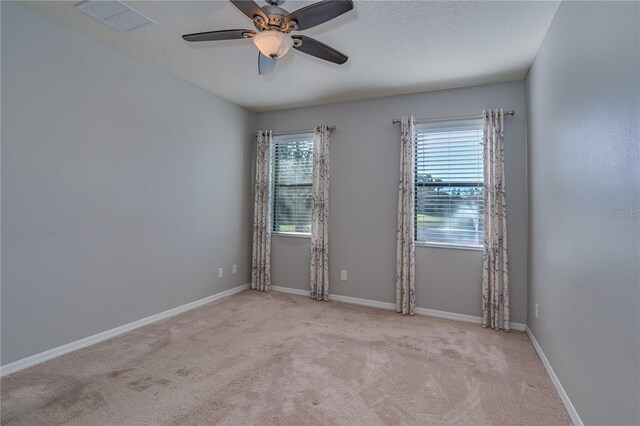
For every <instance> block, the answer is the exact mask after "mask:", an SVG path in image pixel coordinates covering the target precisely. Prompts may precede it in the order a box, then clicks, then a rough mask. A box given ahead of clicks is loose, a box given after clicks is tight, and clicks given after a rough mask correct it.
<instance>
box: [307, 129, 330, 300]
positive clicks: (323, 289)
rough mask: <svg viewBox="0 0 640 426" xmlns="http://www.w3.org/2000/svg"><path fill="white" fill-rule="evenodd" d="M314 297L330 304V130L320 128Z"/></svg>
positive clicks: (314, 213)
mask: <svg viewBox="0 0 640 426" xmlns="http://www.w3.org/2000/svg"><path fill="white" fill-rule="evenodd" d="M311 297H312V298H313V299H316V300H329V130H328V129H327V126H326V125H324V124H323V125H322V126H318V127H316V132H315V139H314V142H313V207H312V211H311Z"/></svg>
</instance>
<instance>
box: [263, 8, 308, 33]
mask: <svg viewBox="0 0 640 426" xmlns="http://www.w3.org/2000/svg"><path fill="white" fill-rule="evenodd" d="M280 3H283V2H280ZM261 9H262V10H263V11H264V13H265V15H266V16H267V18H268V19H269V22H265V20H264V18H263V17H262V16H260V15H256V16H254V17H253V25H254V26H255V27H256V29H257V30H258V31H268V30H277V31H282V32H284V33H289V32H291V31H293V30H295V29H297V24H296V23H295V22H294V21H289V22H287V21H286V20H285V17H286V16H287V15H289V12H288V11H286V10H285V9H283V8H281V7H279V6H277V5H275V4H268V5H265V6H262V7H261Z"/></svg>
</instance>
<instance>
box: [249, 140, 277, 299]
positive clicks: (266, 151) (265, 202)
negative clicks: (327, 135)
mask: <svg viewBox="0 0 640 426" xmlns="http://www.w3.org/2000/svg"><path fill="white" fill-rule="evenodd" d="M272 143H273V134H272V132H271V130H267V131H264V132H262V131H258V138H257V155H256V188H255V205H254V209H253V257H252V261H251V288H252V289H255V290H260V291H269V290H271V185H270V182H271V144H272Z"/></svg>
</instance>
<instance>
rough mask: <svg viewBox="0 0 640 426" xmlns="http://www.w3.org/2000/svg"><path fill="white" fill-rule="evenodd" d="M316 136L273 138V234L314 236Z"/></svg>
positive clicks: (309, 134) (303, 135) (307, 134)
mask: <svg viewBox="0 0 640 426" xmlns="http://www.w3.org/2000/svg"><path fill="white" fill-rule="evenodd" d="M313 138H314V135H313V133H304V134H296V135H276V136H274V138H273V142H274V143H273V197H272V200H273V232H274V233H299V234H310V233H311V201H312V200H311V195H312V183H313Z"/></svg>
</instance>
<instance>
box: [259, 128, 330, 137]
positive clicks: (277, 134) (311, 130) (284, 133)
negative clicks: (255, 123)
mask: <svg viewBox="0 0 640 426" xmlns="http://www.w3.org/2000/svg"><path fill="white" fill-rule="evenodd" d="M327 130H329V131H330V132H333V131H334V130H336V126H327ZM313 132H315V129H304V130H290V131H288V132H273V136H282V135H295V134H297V133H313ZM255 136H256V137H257V136H258V132H256V134H255Z"/></svg>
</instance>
